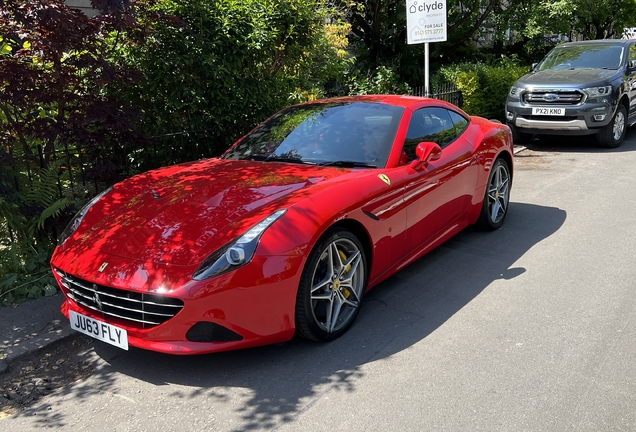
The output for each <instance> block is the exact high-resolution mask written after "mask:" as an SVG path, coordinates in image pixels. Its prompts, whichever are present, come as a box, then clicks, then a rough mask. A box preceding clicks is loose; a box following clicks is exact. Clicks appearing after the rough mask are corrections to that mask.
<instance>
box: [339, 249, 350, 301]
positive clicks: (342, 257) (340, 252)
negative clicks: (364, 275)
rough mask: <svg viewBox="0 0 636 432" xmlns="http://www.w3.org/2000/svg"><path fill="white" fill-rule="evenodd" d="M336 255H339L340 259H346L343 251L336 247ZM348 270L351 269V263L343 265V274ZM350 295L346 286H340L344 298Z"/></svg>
mask: <svg viewBox="0 0 636 432" xmlns="http://www.w3.org/2000/svg"><path fill="white" fill-rule="evenodd" d="M338 255H340V259H341V260H342V261H343V262H345V261H347V256H346V255H345V253H344V252H343V251H341V250H340V249H338ZM349 270H351V264H347V266H346V267H345V270H344V273H343V276H344V275H346V274H347V273H349ZM350 295H351V291H349V290H348V289H347V288H345V287H342V296H343V297H344V298H346V299H348V298H349V296H350Z"/></svg>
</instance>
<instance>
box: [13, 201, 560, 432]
mask: <svg viewBox="0 0 636 432" xmlns="http://www.w3.org/2000/svg"><path fill="white" fill-rule="evenodd" d="M565 219H566V212H565V211H564V210H561V209H558V208H553V207H543V206H538V205H533V204H525V203H515V202H512V203H511V204H510V211H509V214H508V219H507V220H506V223H505V224H504V227H503V229H500V230H497V231H494V232H492V233H485V232H481V231H477V230H473V229H467V230H465V231H463V232H461V233H460V234H459V235H457V236H456V237H455V238H453V239H451V240H450V241H448V242H446V243H445V244H444V245H442V246H440V247H439V248H437V249H436V250H434V251H433V252H431V253H429V254H428V255H426V256H425V257H423V258H421V259H420V260H418V261H416V262H415V263H413V264H412V265H410V266H409V267H407V268H406V269H404V270H402V271H401V272H399V273H398V274H396V275H394V276H393V277H391V278H390V279H388V280H386V281H385V282H383V283H382V284H380V285H378V286H377V287H375V288H374V289H373V290H371V291H370V292H369V293H368V294H367V296H366V298H365V301H364V304H363V307H362V310H361V313H360V315H359V316H358V319H357V321H356V323H355V324H354V326H353V327H352V328H351V329H350V330H349V332H347V333H346V334H345V335H344V336H342V337H341V338H340V339H337V340H335V341H333V342H330V343H324V344H321V343H313V342H308V341H304V340H293V341H290V342H287V343H285V344H280V345H276V346H267V347H261V348H253V349H248V350H243V351H234V352H226V353H218V354H211V355H202V356H196V357H175V356H169V355H165V354H158V353H154V352H149V351H143V350H138V349H134V348H131V349H130V351H122V350H120V349H118V348H115V347H111V346H109V345H106V344H102V343H101V342H97V341H95V346H94V350H95V352H96V353H97V355H98V356H99V361H98V362H99V363H100V365H98V367H97V368H96V372H95V375H94V376H93V377H92V378H91V385H90V386H88V385H75V386H72V387H69V388H68V389H66V390H65V393H66V394H65V399H66V400H69V399H71V400H77V401H78V403H82V402H85V400H86V398H88V397H90V395H91V394H97V393H102V392H109V391H110V392H116V391H117V389H116V388H115V387H114V386H115V384H113V383H114V382H115V381H116V377H117V375H118V374H125V375H127V376H130V377H133V378H135V379H138V380H143V381H145V382H147V383H151V384H153V385H155V386H165V385H173V384H174V386H173V387H174V389H175V390H174V391H173V392H172V393H171V394H170V398H182V399H183V400H188V399H193V400H194V399H195V398H199V397H201V396H205V398H206V399H205V400H206V408H208V407H209V409H210V411H214V410H228V409H234V410H236V411H237V412H236V413H235V414H236V416H238V417H240V419H241V424H234V425H233V426H234V427H235V430H256V429H259V430H260V429H271V428H274V427H276V426H277V425H280V424H281V423H284V422H288V421H292V420H293V419H294V418H295V417H296V415H298V413H299V412H300V411H302V410H303V409H304V408H306V406H307V404H309V403H311V401H312V400H314V399H316V398H319V397H320V395H322V394H325V393H327V392H330V391H333V390H339V391H345V392H347V391H353V390H355V388H356V382H357V379H358V378H360V377H363V376H364V374H365V372H364V370H363V368H361V366H362V365H364V364H366V363H369V362H374V361H377V360H380V359H384V358H388V357H390V356H391V355H393V354H395V353H398V352H400V351H402V350H404V349H407V348H409V347H411V346H413V345H414V344H417V343H418V342H420V341H421V340H423V339H425V338H426V337H427V336H428V335H430V334H431V333H432V332H434V331H435V330H436V329H437V328H439V327H440V326H441V325H443V324H444V323H445V322H446V321H447V320H448V319H449V318H451V317H452V316H453V315H454V314H455V313H457V312H458V311H459V310H461V309H462V308H463V307H464V306H466V305H467V304H468V303H469V302H471V301H472V300H473V299H474V298H476V297H477V296H479V295H480V293H481V292H482V291H483V290H484V289H485V288H486V287H488V286H489V285H490V284H491V283H492V282H493V281H496V280H499V279H506V280H511V281H514V279H515V277H517V276H519V275H520V274H522V273H524V272H525V271H526V269H524V268H517V267H514V265H515V262H517V261H518V260H519V258H520V257H522V256H523V255H524V254H525V253H526V252H527V251H528V250H530V249H531V248H532V247H533V246H535V245H536V244H538V243H539V242H541V241H543V240H544V239H546V238H548V237H549V236H551V235H552V234H554V233H555V232H557V231H558V230H559V228H560V227H561V226H562V225H563V223H564V222H565ZM484 325H488V324H487V323H484ZM96 382H97V384H95V383H96ZM228 388H234V389H236V388H240V389H242V393H243V394H247V395H248V396H246V400H245V402H243V403H237V402H236V401H235V402H234V404H231V403H230V402H229V401H228V390H227V389H228ZM36 413H37V418H38V420H37V422H36V426H38V425H39V426H42V427H49V428H50V427H64V426H68V424H69V421H70V420H71V419H66V418H65V416H64V414H63V413H62V412H60V410H54V411H46V409H43V408H42V406H39V407H35V406H34V407H31V408H28V409H26V410H24V411H23V412H21V413H19V414H18V416H32V415H35V414H36Z"/></svg>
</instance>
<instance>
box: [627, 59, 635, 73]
mask: <svg viewBox="0 0 636 432" xmlns="http://www.w3.org/2000/svg"><path fill="white" fill-rule="evenodd" d="M627 69H628V70H630V71H634V70H636V60H630V61H629V62H628V63H627Z"/></svg>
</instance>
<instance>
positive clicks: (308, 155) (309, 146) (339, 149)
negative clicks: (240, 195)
mask: <svg viewBox="0 0 636 432" xmlns="http://www.w3.org/2000/svg"><path fill="white" fill-rule="evenodd" d="M403 111H404V108H402V107H395V106H391V105H384V104H381V103H371V102H331V103H314V104H305V105H297V106H293V107H289V108H287V109H285V110H283V111H281V112H280V113H278V114H276V115H275V116H274V117H272V118H270V119H269V120H267V121H266V122H265V123H263V124H262V125H260V126H258V127H257V128H256V129H254V130H253V131H252V132H250V133H249V134H248V135H246V136H245V137H244V138H243V139H242V140H241V141H239V142H238V143H237V144H236V145H235V146H234V147H232V148H230V149H229V150H228V152H227V153H226V154H225V155H223V158H224V159H249V160H263V161H271V162H292V163H307V164H317V165H338V164H343V165H344V164H347V165H350V166H369V167H383V166H384V165H385V164H386V160H387V158H388V156H389V151H390V150H391V144H392V142H393V138H394V136H395V131H396V130H397V126H398V123H399V121H400V118H401V116H402V112H403Z"/></svg>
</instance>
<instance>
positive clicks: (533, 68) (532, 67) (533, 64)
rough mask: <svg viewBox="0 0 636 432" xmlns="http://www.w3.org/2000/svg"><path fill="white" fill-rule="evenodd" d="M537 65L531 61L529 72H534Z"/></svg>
mask: <svg viewBox="0 0 636 432" xmlns="http://www.w3.org/2000/svg"><path fill="white" fill-rule="evenodd" d="M537 66H539V63H532V66H530V72H534V70H535V69H536V68H537Z"/></svg>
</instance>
